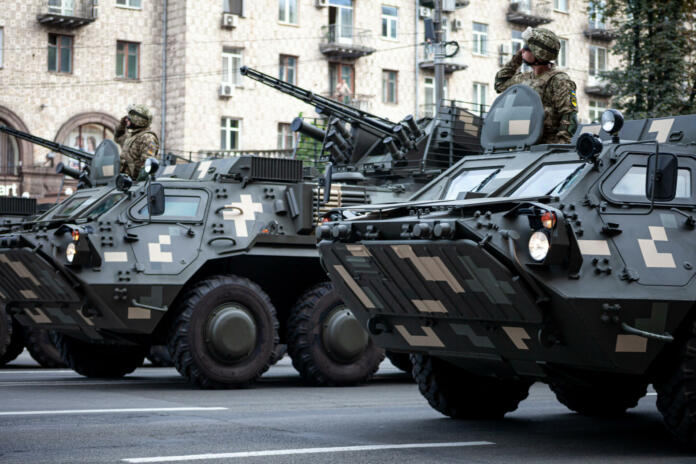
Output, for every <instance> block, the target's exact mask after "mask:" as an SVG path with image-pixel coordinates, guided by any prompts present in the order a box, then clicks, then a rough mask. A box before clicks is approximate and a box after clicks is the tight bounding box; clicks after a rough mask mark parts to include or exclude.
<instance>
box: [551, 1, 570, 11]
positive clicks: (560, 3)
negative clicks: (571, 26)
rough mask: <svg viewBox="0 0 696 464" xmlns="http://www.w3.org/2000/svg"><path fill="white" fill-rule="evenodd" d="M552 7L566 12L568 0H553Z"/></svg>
mask: <svg viewBox="0 0 696 464" xmlns="http://www.w3.org/2000/svg"><path fill="white" fill-rule="evenodd" d="M553 9H554V10H556V11H562V12H564V13H567V12H568V0H553Z"/></svg>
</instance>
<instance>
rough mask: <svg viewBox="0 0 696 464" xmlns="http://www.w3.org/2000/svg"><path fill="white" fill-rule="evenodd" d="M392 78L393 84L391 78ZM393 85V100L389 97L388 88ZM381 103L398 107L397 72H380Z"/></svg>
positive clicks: (389, 70) (385, 70) (386, 70)
mask: <svg viewBox="0 0 696 464" xmlns="http://www.w3.org/2000/svg"><path fill="white" fill-rule="evenodd" d="M392 77H393V78H394V81H393V83H392V82H391V78H392ZM392 84H393V85H394V99H393V100H391V99H390V98H389V97H390V95H389V86H390V85H392ZM382 103H385V104H391V105H398V104H399V71H396V70H393V69H383V70H382Z"/></svg>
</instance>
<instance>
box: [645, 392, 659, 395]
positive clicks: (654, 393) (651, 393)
mask: <svg viewBox="0 0 696 464" xmlns="http://www.w3.org/2000/svg"><path fill="white" fill-rule="evenodd" d="M646 396H657V393H656V392H650V393H648V394H647V395H646Z"/></svg>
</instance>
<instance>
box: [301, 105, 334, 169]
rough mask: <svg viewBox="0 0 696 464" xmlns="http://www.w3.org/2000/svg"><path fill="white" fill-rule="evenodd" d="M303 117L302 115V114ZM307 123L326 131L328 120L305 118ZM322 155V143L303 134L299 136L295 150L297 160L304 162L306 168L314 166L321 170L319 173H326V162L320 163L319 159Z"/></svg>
mask: <svg viewBox="0 0 696 464" xmlns="http://www.w3.org/2000/svg"><path fill="white" fill-rule="evenodd" d="M300 117H302V113H300ZM304 119H305V121H306V122H308V123H310V124H312V125H314V126H317V127H318V128H320V129H323V130H326V122H327V121H326V119H323V118H304ZM321 155H322V143H321V142H319V141H317V140H314V139H313V138H311V137H307V136H305V135H302V134H298V141H297V149H296V150H295V157H296V159H299V160H302V161H303V162H304V165H305V166H312V167H315V168H317V169H318V170H319V172H323V171H324V165H325V163H324V162H320V160H319V158H320V157H321Z"/></svg>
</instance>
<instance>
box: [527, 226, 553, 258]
mask: <svg viewBox="0 0 696 464" xmlns="http://www.w3.org/2000/svg"><path fill="white" fill-rule="evenodd" d="M549 248H551V245H550V244H549V238H548V237H547V236H546V234H545V233H544V232H540V231H537V232H534V233H533V234H532V236H531V237H529V255H530V256H531V257H532V259H533V260H534V261H543V260H544V259H546V255H548V254H549Z"/></svg>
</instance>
